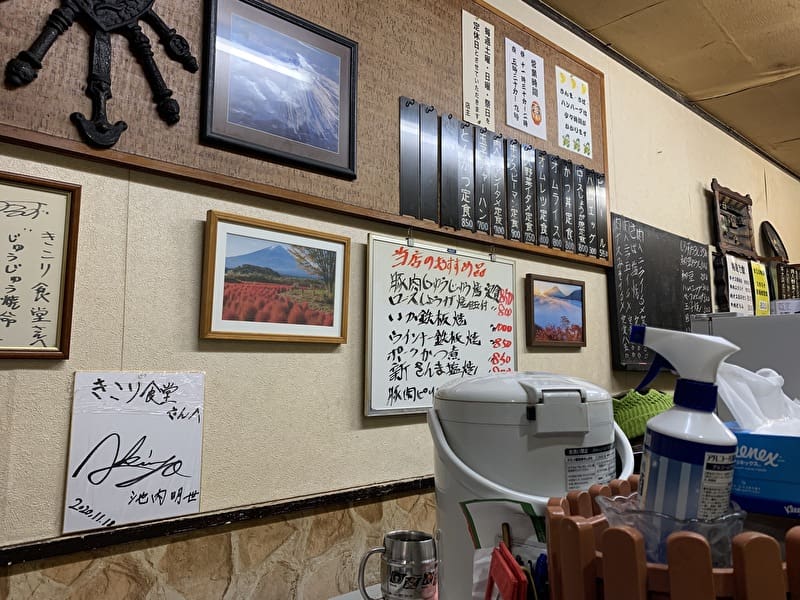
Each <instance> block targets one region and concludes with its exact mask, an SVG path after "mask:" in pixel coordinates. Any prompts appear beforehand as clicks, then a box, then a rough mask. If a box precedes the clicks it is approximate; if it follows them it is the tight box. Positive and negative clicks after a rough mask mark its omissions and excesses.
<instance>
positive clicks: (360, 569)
mask: <svg viewBox="0 0 800 600" xmlns="http://www.w3.org/2000/svg"><path fill="white" fill-rule="evenodd" d="M379 552H386V548H385V547H383V546H379V547H378V548H372V549H371V550H368V551H367V553H366V554H365V555H364V556H362V557H361V564H359V565H358V590H359V591H360V592H361V597H362V598H363V599H364V600H383V596H381V597H380V598H373V597H372V596H370V595H369V594H368V593H367V588H366V587H365V586H364V570H365V569H366V567H367V559H368V558H369V557H370V556H372V555H373V554H377V553H379Z"/></svg>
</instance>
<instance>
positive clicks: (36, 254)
mask: <svg viewBox="0 0 800 600" xmlns="http://www.w3.org/2000/svg"><path fill="white" fill-rule="evenodd" d="M80 196H81V188H80V186H78V185H74V184H71V183H64V182H61V181H50V180H47V179H39V178H36V177H28V176H24V175H16V174H13V173H2V172H0V257H2V258H0V263H1V264H2V265H3V268H2V269H0V358H55V359H66V358H69V344H70V333H71V328H72V298H73V289H74V286H75V256H76V254H77V247H78V215H79V212H80Z"/></svg>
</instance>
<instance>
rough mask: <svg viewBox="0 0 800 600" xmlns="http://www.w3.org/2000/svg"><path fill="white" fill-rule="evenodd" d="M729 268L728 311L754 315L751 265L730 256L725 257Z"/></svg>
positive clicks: (741, 259)
mask: <svg viewBox="0 0 800 600" xmlns="http://www.w3.org/2000/svg"><path fill="white" fill-rule="evenodd" d="M725 264H726V266H727V268H728V310H729V311H731V312H738V313H744V314H746V315H752V314H753V288H752V286H751V285H750V263H749V262H748V261H747V260H745V259H743V258H738V257H736V256H732V255H730V254H726V255H725Z"/></svg>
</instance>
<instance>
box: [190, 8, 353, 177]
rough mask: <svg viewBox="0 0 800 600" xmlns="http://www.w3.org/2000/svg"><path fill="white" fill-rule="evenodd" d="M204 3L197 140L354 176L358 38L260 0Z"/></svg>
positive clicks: (280, 160) (344, 175)
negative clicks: (199, 133) (199, 134)
mask: <svg viewBox="0 0 800 600" xmlns="http://www.w3.org/2000/svg"><path fill="white" fill-rule="evenodd" d="M206 7H207V11H206V59H205V65H206V70H205V76H204V82H203V125H202V138H203V141H205V142H209V143H211V144H215V145H219V146H222V147H224V148H226V149H233V150H245V151H249V152H251V153H256V154H261V155H264V156H267V157H269V158H271V159H276V160H277V161H278V162H284V163H291V164H294V165H299V166H301V167H307V168H311V169H313V170H318V171H324V172H328V173H331V174H334V175H338V176H341V177H345V178H348V179H353V178H355V176H356V170H355V157H356V144H355V140H356V80H357V65H358V44H356V42H354V41H352V40H349V39H347V38H345V37H343V36H341V35H338V34H336V33H334V32H332V31H329V30H327V29H324V28H322V27H320V26H318V25H315V24H314V23H311V22H310V21H306V20H305V19H301V18H300V17H298V16H296V15H293V14H291V13H288V12H286V11H284V10H282V9H280V8H277V7H275V6H272V5H271V4H267V3H266V2H262V1H261V0H211V1H210V2H207V3H206ZM308 82H311V84H309V83H308ZM256 95H258V98H255V96H256ZM287 97H288V98H289V99H290V100H292V102H289V100H287V99H286V98H287ZM264 98H266V101H265V99H264ZM298 107H306V108H307V110H308V111H311V110H313V111H314V112H313V114H302V111H300V112H301V114H298V111H299V109H298ZM312 107H313V109H312ZM324 109H328V110H324ZM256 111H258V112H257V113H256Z"/></svg>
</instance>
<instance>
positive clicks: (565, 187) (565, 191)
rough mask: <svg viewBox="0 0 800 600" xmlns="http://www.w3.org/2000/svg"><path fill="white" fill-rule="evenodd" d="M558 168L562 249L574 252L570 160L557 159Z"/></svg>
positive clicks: (573, 216)
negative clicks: (561, 215)
mask: <svg viewBox="0 0 800 600" xmlns="http://www.w3.org/2000/svg"><path fill="white" fill-rule="evenodd" d="M558 169H559V171H560V172H561V202H562V204H563V205H564V222H563V226H564V229H563V231H562V235H563V237H564V251H565V252H575V191H574V190H573V181H572V161H571V160H567V159H565V158H562V159H559V161H558Z"/></svg>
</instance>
